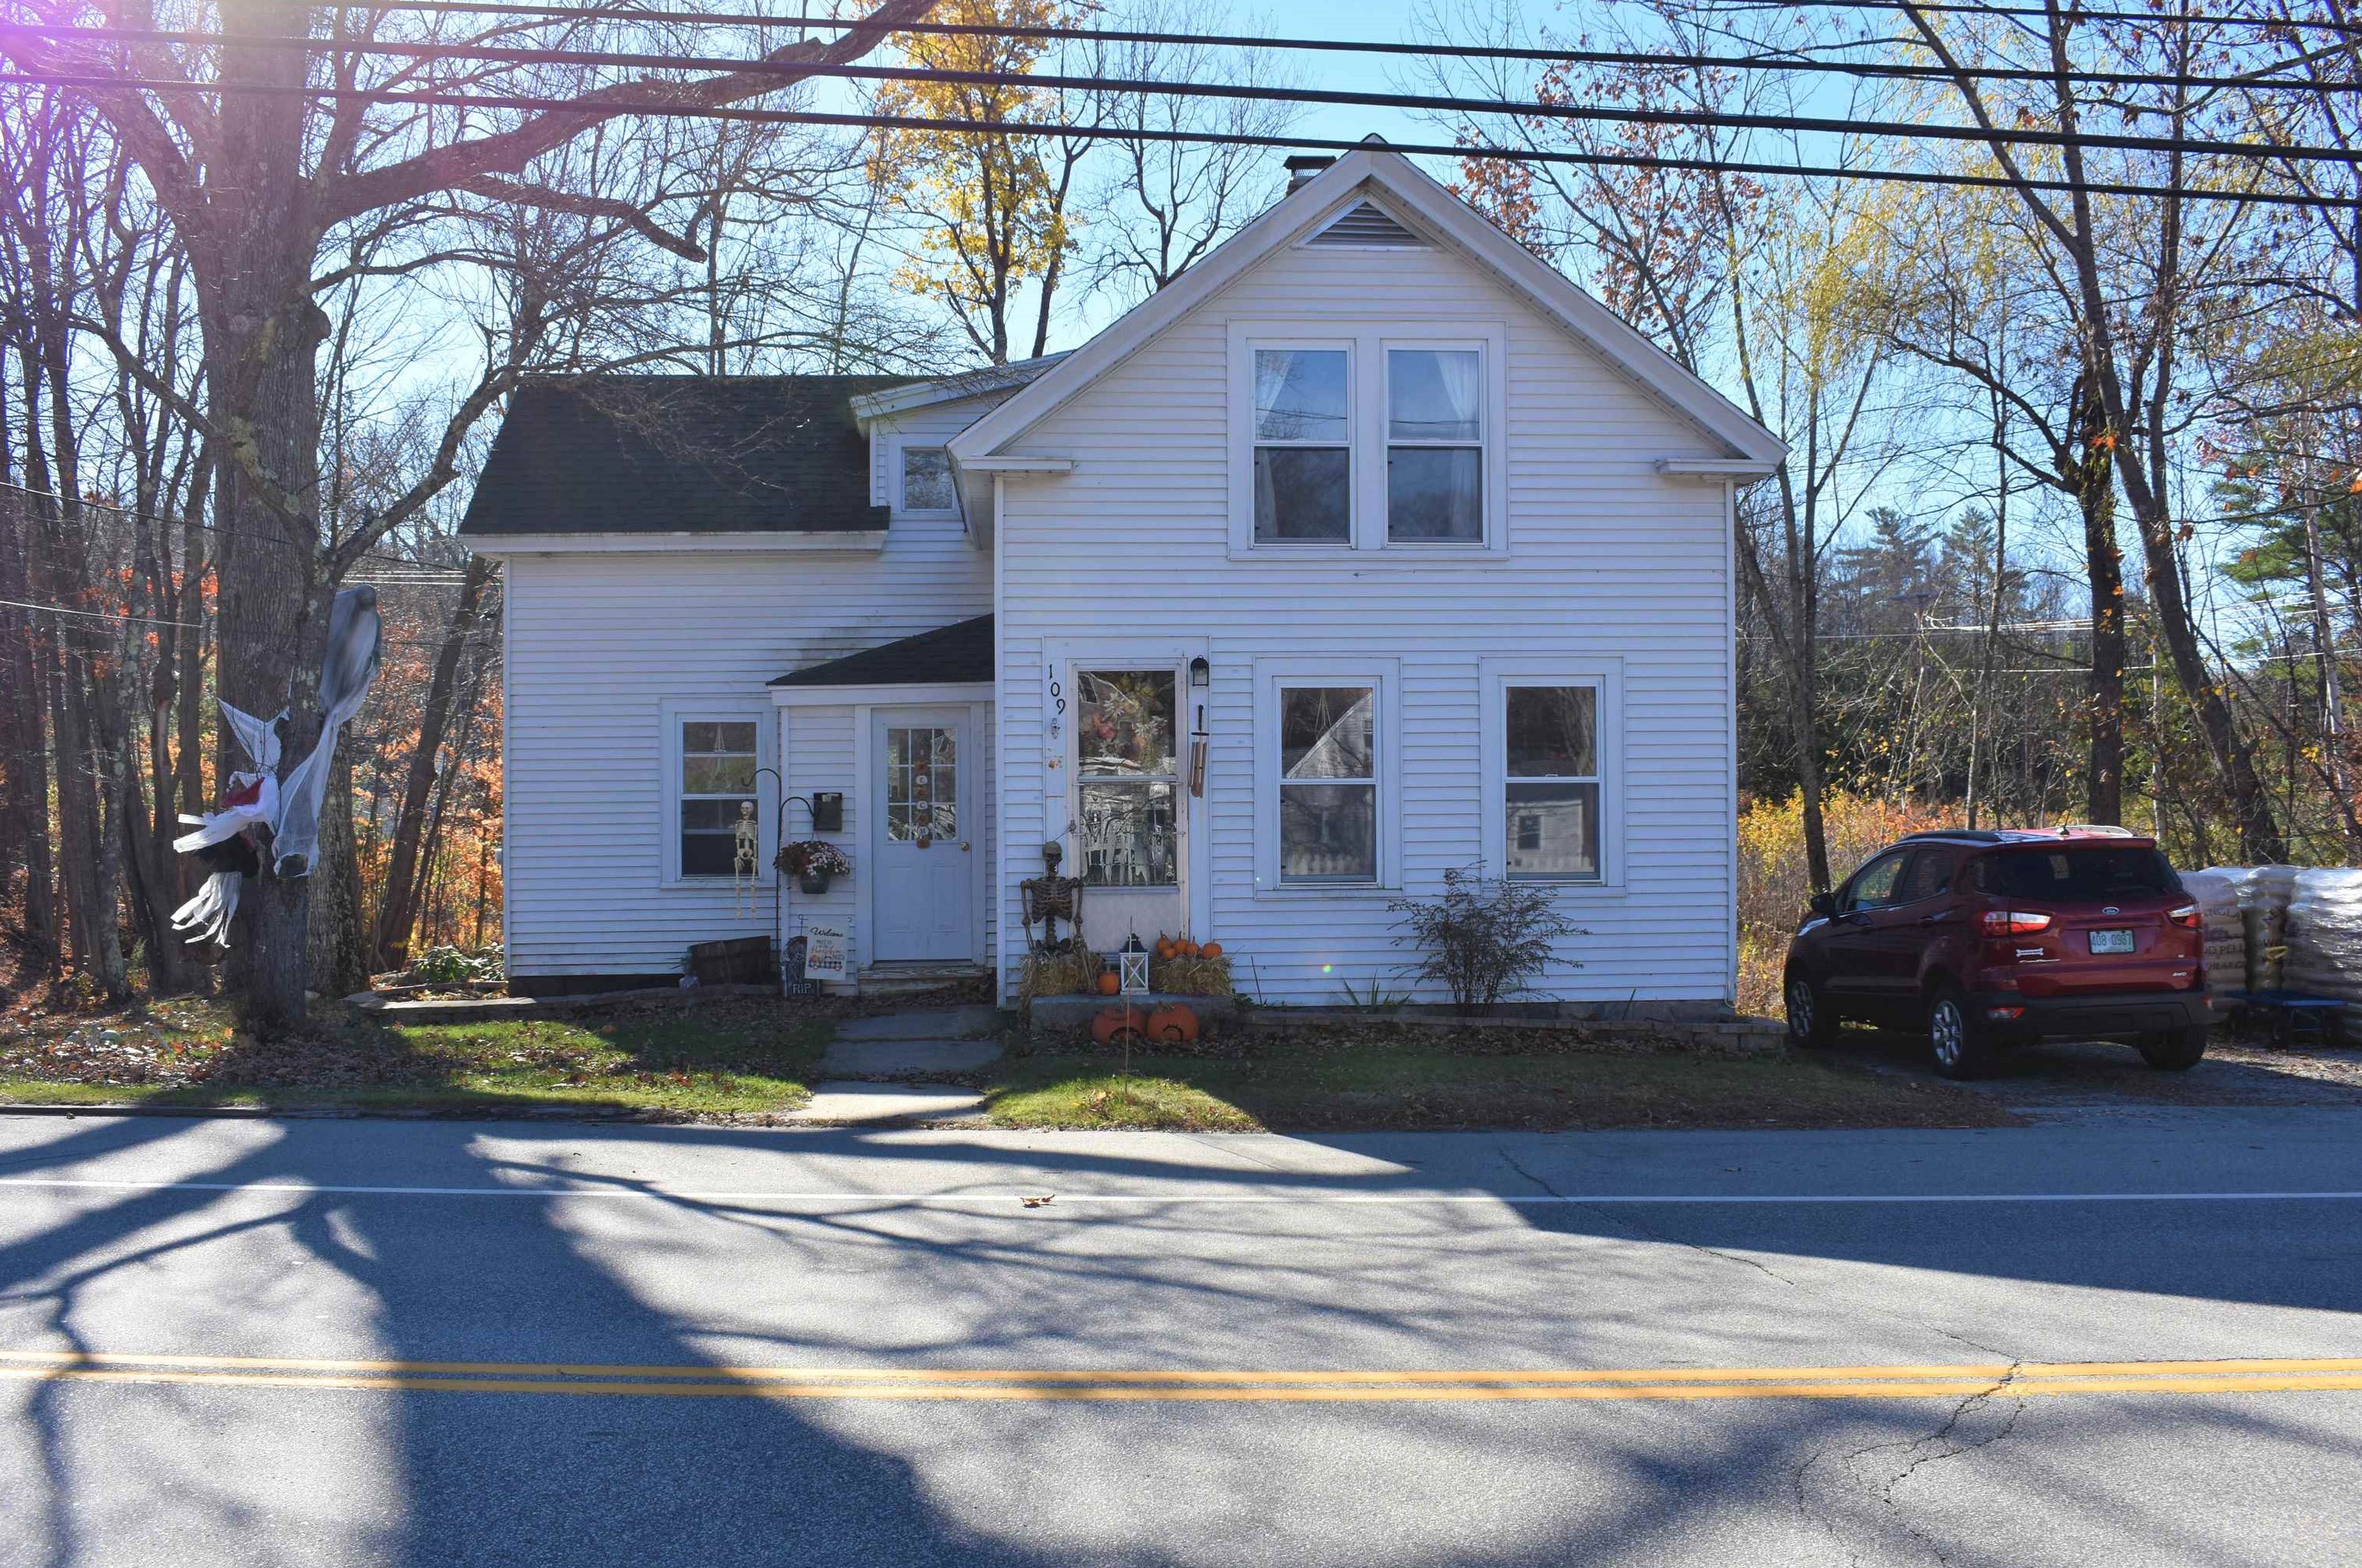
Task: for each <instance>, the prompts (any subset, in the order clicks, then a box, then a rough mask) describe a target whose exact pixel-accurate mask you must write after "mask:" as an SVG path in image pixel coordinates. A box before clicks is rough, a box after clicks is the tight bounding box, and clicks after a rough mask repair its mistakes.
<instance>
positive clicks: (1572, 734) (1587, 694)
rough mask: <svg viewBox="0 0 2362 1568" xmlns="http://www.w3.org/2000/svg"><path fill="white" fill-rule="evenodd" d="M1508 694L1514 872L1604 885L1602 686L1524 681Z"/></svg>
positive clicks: (1505, 828)
mask: <svg viewBox="0 0 2362 1568" xmlns="http://www.w3.org/2000/svg"><path fill="white" fill-rule="evenodd" d="M1501 697H1502V701H1503V705H1504V708H1505V709H1506V712H1504V713H1503V715H1502V730H1501V733H1502V735H1503V737H1504V741H1505V745H1504V746H1503V749H1502V755H1503V763H1504V768H1503V772H1504V777H1503V778H1502V779H1501V783H1500V789H1501V821H1502V838H1503V844H1502V854H1503V860H1504V864H1505V867H1506V869H1507V872H1508V875H1509V876H1510V878H1512V879H1515V880H1535V881H1539V880H1551V881H1563V882H1596V881H1598V880H1600V878H1601V871H1600V858H1599V856H1600V825H1599V812H1600V782H1601V779H1600V767H1599V749H1600V748H1599V688H1598V687H1597V686H1596V685H1593V684H1589V683H1584V684H1579V685H1578V684H1568V685H1555V684H1543V683H1540V682H1534V683H1531V684H1529V683H1525V682H1518V683H1516V684H1511V685H1506V686H1504V687H1503V688H1502V689H1501Z"/></svg>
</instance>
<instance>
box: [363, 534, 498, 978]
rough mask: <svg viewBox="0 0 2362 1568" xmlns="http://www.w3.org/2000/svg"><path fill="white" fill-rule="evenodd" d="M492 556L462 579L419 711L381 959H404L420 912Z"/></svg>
mask: <svg viewBox="0 0 2362 1568" xmlns="http://www.w3.org/2000/svg"><path fill="white" fill-rule="evenodd" d="M491 575H492V564H491V561H490V560H489V559H487V558H484V557H482V556H477V557H474V558H470V559H469V562H468V574H467V576H466V577H465V578H464V579H462V580H461V581H460V584H459V602H458V605H457V606H455V607H454V608H453V610H452V612H451V620H450V624H448V625H447V627H446V628H445V630H444V633H443V646H442V647H440V648H439V649H437V650H436V655H435V673H434V675H433V677H432V678H431V679H429V680H428V682H427V687H426V706H425V711H424V712H421V713H420V715H419V720H418V743H417V745H414V746H413V747H412V748H411V752H410V771H409V774H408V776H407V777H406V778H404V779H403V790H402V809H401V811H400V812H399V813H398V814H397V815H396V816H395V818H394V824H393V849H392V854H391V856H389V857H388V859H387V862H386V873H385V890H384V893H383V895H382V896H381V898H380V899H379V900H378V918H377V940H376V946H377V953H378V956H379V959H380V961H381V962H383V963H387V964H393V963H398V962H400V961H401V958H402V955H403V949H404V948H405V947H406V946H407V944H408V943H409V940H410V928H411V925H412V923H413V922H414V921H415V920H416V919H417V915H418V893H419V886H420V883H421V881H422V880H423V878H422V877H421V875H420V864H421V863H420V855H419V849H420V842H421V839H422V837H423V835H424V834H425V830H426V805H427V798H428V796H429V795H430V794H431V793H432V792H433V790H434V787H435V758H436V756H437V755H439V754H440V753H441V751H442V749H443V736H444V734H445V732H446V731H447V729H448V728H449V727H450V723H451V710H452V702H453V698H454V696H455V695H456V693H457V692H458V686H459V670H460V666H461V663H462V660H463V656H464V655H465V654H466V652H467V650H468V646H469V642H470V640H471V638H472V637H473V635H474V634H475V632H476V631H477V629H478V627H479V626H480V624H482V621H483V606H484V598H485V591H486V590H487V588H488V587H489V586H490V585H491Z"/></svg>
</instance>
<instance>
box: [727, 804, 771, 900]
mask: <svg viewBox="0 0 2362 1568" xmlns="http://www.w3.org/2000/svg"><path fill="white" fill-rule="evenodd" d="M732 844H733V848H732V853H731V858H730V907H731V911H732V912H733V913H736V914H748V915H751V914H753V913H754V912H755V866H756V862H757V861H758V860H760V859H761V857H762V854H763V829H762V825H761V824H760V823H757V822H756V819H755V802H754V801H739V802H738V825H737V828H736V829H735V831H734V833H733V834H732Z"/></svg>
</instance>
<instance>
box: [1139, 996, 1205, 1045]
mask: <svg viewBox="0 0 2362 1568" xmlns="http://www.w3.org/2000/svg"><path fill="white" fill-rule="evenodd" d="M1148 1037H1149V1039H1151V1040H1153V1041H1159V1042H1162V1043H1167V1044H1173V1045H1187V1044H1188V1043H1190V1042H1192V1041H1194V1040H1196V1039H1197V1038H1198V1014H1197V1013H1196V1012H1195V1011H1194V1010H1191V1009H1189V1008H1186V1007H1184V1006H1182V1005H1181V1004H1180V1003H1179V1002H1167V1003H1166V1004H1165V1005H1164V1006H1163V1007H1160V1008H1158V1009H1157V1010H1155V1011H1153V1012H1152V1013H1150V1014H1149V1015H1148Z"/></svg>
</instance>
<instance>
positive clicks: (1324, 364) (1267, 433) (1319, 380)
mask: <svg viewBox="0 0 2362 1568" xmlns="http://www.w3.org/2000/svg"><path fill="white" fill-rule="evenodd" d="M1254 378H1255V439H1256V440H1258V441H1329V442H1341V441H1343V440H1344V439H1345V432H1346V428H1347V423H1348V422H1347V414H1346V411H1347V409H1348V407H1349V406H1350V403H1349V394H1348V390H1347V384H1346V382H1347V370H1346V354H1345V350H1343V349H1342V348H1258V349H1256V350H1255V357H1254Z"/></svg>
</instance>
